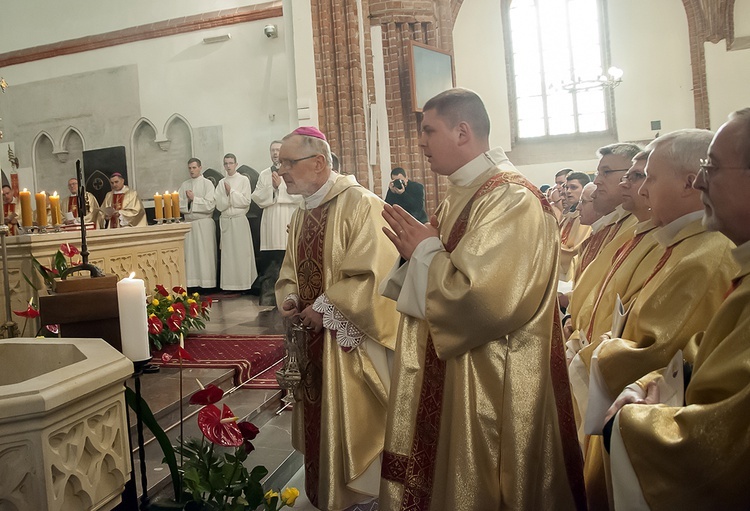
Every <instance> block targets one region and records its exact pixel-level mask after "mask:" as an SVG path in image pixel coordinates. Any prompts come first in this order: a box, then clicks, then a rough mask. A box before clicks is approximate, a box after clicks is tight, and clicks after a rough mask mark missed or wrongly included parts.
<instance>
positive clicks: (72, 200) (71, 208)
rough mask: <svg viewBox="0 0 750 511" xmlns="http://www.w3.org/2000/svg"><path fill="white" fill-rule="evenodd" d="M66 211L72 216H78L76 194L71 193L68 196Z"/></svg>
mask: <svg viewBox="0 0 750 511" xmlns="http://www.w3.org/2000/svg"><path fill="white" fill-rule="evenodd" d="M68 212H69V213H70V214H71V215H73V218H74V219H76V218H78V196H77V195H71V196H70V197H68Z"/></svg>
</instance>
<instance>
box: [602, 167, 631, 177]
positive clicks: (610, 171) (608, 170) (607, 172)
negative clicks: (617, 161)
mask: <svg viewBox="0 0 750 511" xmlns="http://www.w3.org/2000/svg"><path fill="white" fill-rule="evenodd" d="M628 170H630V169H629V168H628V169H607V170H597V171H596V175H597V176H601V175H603V176H604V177H607V176H608V175H610V174H612V173H613V172H627V171H628Z"/></svg>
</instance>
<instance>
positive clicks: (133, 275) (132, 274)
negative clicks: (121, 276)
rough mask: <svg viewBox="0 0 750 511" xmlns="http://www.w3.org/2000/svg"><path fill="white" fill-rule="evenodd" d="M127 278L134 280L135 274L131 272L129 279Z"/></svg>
mask: <svg viewBox="0 0 750 511" xmlns="http://www.w3.org/2000/svg"><path fill="white" fill-rule="evenodd" d="M128 278H129V279H132V278H135V272H134V271H131V272H130V277H128Z"/></svg>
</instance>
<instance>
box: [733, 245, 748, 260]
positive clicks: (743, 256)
mask: <svg viewBox="0 0 750 511" xmlns="http://www.w3.org/2000/svg"><path fill="white" fill-rule="evenodd" d="M732 257H733V258H734V260H735V261H737V264H739V265H740V266H745V265H746V264H750V241H746V242H745V243H743V244H742V245H740V246H738V247H735V248H733V249H732Z"/></svg>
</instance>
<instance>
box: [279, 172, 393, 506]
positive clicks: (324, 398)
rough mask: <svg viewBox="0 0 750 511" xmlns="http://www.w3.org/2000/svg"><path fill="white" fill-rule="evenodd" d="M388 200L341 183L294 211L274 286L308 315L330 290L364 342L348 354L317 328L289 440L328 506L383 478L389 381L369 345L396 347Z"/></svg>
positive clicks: (314, 495)
mask: <svg viewBox="0 0 750 511" xmlns="http://www.w3.org/2000/svg"><path fill="white" fill-rule="evenodd" d="M382 204H383V203H382V201H381V200H380V199H379V198H378V197H377V196H375V195H374V194H372V193H370V192H368V191H367V190H366V189H365V188H363V187H362V186H361V185H359V184H357V183H355V182H354V181H352V180H350V179H347V178H346V177H345V176H337V177H335V182H334V184H333V187H332V188H331V190H330V191H329V192H328V193H327V194H326V197H325V198H324V199H323V202H322V203H321V204H320V205H319V206H318V207H316V208H314V209H311V210H305V209H298V210H297V211H296V212H295V213H294V216H293V217H292V220H291V223H290V227H289V238H288V247H289V249H288V250H287V251H286V256H285V258H284V263H283V265H282V267H281V271H280V274H279V280H278V281H277V283H276V298H277V303H279V304H281V303H283V302H284V300H285V299H286V298H287V297H289V296H290V295H297V296H298V297H299V304H300V310H303V309H304V308H306V307H307V306H309V305H312V304H313V302H315V300H316V299H317V298H318V297H319V296H320V295H322V294H323V293H325V295H326V296H327V297H328V300H329V301H330V302H331V303H332V304H333V305H334V306H335V307H336V309H338V311H339V312H340V313H341V314H342V315H343V316H344V317H345V318H346V320H348V321H349V322H351V323H352V324H353V325H354V326H355V327H356V328H358V329H359V330H360V331H361V332H363V333H364V334H365V336H366V337H365V341H364V342H362V344H360V345H359V346H357V347H355V348H352V349H346V350H345V349H343V348H342V347H341V346H339V345H338V344H337V342H336V331H331V330H328V329H323V330H322V331H321V333H320V334H317V335H316V334H314V333H313V332H310V340H309V342H308V346H307V357H308V365H307V367H306V368H305V373H306V375H305V379H304V383H303V386H302V388H300V389H299V390H298V395H297V396H295V397H296V398H297V400H298V402H297V404H296V405H295V407H294V415H293V431H292V443H293V445H294V448H295V449H297V450H298V451H300V452H302V453H303V454H304V455H305V487H306V493H307V497H308V498H309V499H310V502H311V503H312V504H313V505H314V506H315V507H317V508H319V509H323V510H332V511H337V510H342V509H346V508H347V507H349V506H351V505H353V504H356V503H358V502H362V501H363V500H366V495H370V494H366V493H365V490H362V488H363V483H362V479H367V478H369V480H370V484H369V487H371V488H372V494H371V496H372V497H376V496H377V491H378V476H379V473H378V471H375V472H374V473H372V474H370V473H369V472H368V469H369V467H370V465H372V464H373V463H377V464H379V460H380V453H381V452H382V450H383V438H384V435H385V420H386V408H387V405H388V391H389V387H390V382H389V381H388V379H387V378H385V379H384V378H382V376H381V374H379V373H378V371H377V370H376V366H375V365H374V364H373V358H372V357H373V356H374V353H373V352H374V351H375V350H374V349H373V348H372V345H370V346H368V343H377V344H379V345H381V346H384V347H385V348H387V349H389V350H392V349H393V348H394V346H395V342H396V330H397V328H398V313H397V312H396V309H395V306H394V304H393V302H392V301H390V300H388V299H386V298H384V297H382V296H380V294H379V293H378V284H379V283H380V281H381V280H382V279H383V278H385V276H386V275H387V274H388V270H389V269H390V265H391V263H392V262H393V260H394V259H395V258H397V257H398V253H397V251H396V249H395V247H394V246H393V244H391V243H390V241H389V240H388V239H387V238H386V237H385V235H384V234H383V232H382V228H383V227H384V226H386V225H387V224H386V223H385V220H383V218H382V216H381V212H382V209H383V206H382ZM368 348H369V349H368ZM383 359H385V357H383ZM300 401H301V402H300ZM366 472H367V474H366Z"/></svg>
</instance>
